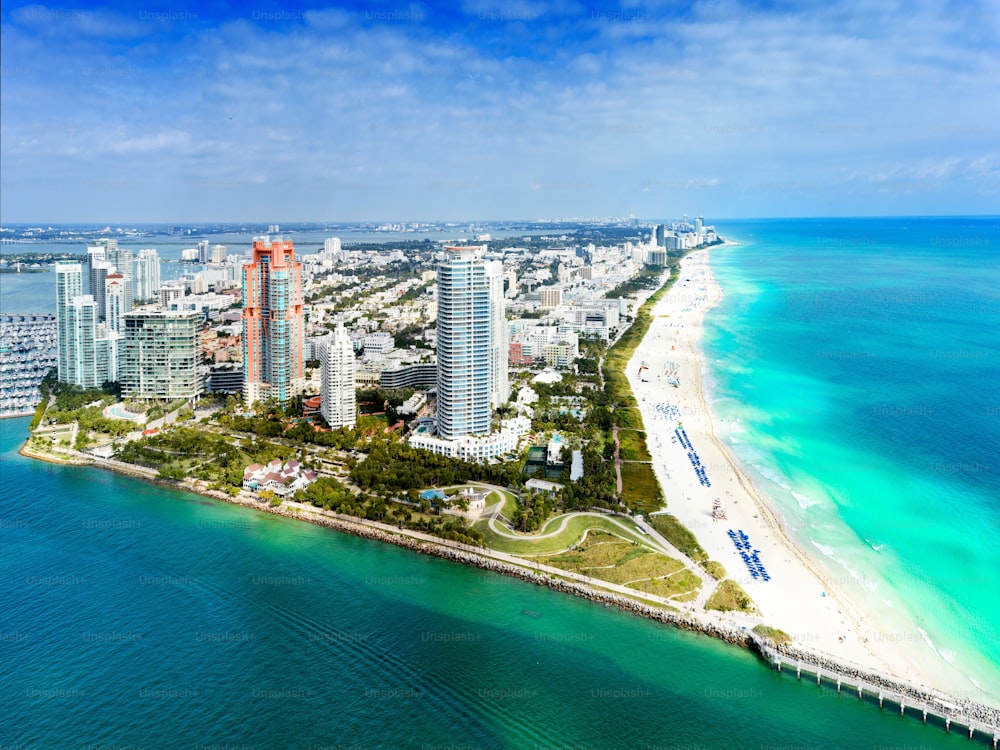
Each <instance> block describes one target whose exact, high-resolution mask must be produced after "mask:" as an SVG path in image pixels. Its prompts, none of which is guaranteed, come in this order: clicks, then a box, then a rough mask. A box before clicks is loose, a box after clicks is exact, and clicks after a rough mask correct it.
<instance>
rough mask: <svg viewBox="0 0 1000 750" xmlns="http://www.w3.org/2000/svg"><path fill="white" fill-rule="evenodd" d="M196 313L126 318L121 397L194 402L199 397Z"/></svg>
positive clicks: (158, 313)
mask: <svg viewBox="0 0 1000 750" xmlns="http://www.w3.org/2000/svg"><path fill="white" fill-rule="evenodd" d="M203 320H204V317H203V316H202V315H201V314H200V313H197V312H168V311H165V310H153V311H146V310H137V311H134V312H130V313H128V314H127V315H125V320H124V329H125V333H124V338H123V339H122V343H121V367H120V371H121V384H122V395H123V396H125V397H127V398H139V399H162V400H166V399H176V398H193V397H195V396H197V395H199V394H200V393H201V392H202V390H203V388H202V378H201V376H200V375H199V372H198V361H199V356H200V355H199V351H200V347H199V334H200V331H201V323H202V321H203Z"/></svg>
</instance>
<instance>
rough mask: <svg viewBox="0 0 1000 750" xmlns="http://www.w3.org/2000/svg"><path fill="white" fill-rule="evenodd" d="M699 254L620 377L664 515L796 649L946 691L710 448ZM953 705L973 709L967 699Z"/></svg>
mask: <svg viewBox="0 0 1000 750" xmlns="http://www.w3.org/2000/svg"><path fill="white" fill-rule="evenodd" d="M734 244H735V243H731V242H726V243H725V245H728V246H732V245H734ZM709 254H710V250H709V249H704V250H698V251H695V252H692V253H690V254H689V255H687V256H685V257H684V258H683V259H682V261H681V264H682V265H681V274H680V276H679V278H678V281H677V283H676V284H675V286H674V288H673V289H672V290H671V291H670V292H669V293H668V294H667V295H665V297H664V298H663V299H661V300H660V302H659V303H657V305H656V306H655V307H654V308H653V310H652V311H651V313H652V324H651V326H650V329H649V331H648V332H647V335H646V337H645V338H644V339H643V341H642V342H641V343H640V345H639V346H638V347H637V348H636V350H635V353H634V355H633V357H632V359H631V360H630V362H629V365H628V369H627V372H626V377H627V378H628V380H629V382H630V384H631V385H632V390H633V393H634V394H635V396H636V400H637V402H638V406H639V409H640V411H641V412H642V416H643V423H644V428H645V430H646V433H647V446H648V448H649V450H650V454H651V455H652V457H653V466H654V470H655V472H656V475H657V478H658V480H659V482H660V485H661V486H662V487H663V488H664V492H665V495H666V501H667V502H666V508H667V512H669V513H671V514H673V515H675V516H677V518H678V519H679V520H680V522H681V523H683V524H684V525H685V526H686V527H687V528H688V529H690V530H691V531H692V532H693V533H694V534H695V536H696V537H697V539H698V541H699V543H701V544H702V546H703V547H704V548H705V550H706V552H708V554H709V557H710V559H713V560H716V561H718V562H721V563H722V564H723V565H724V566H725V567H726V569H727V572H728V573H729V577H730V578H733V579H734V580H736V581H737V582H738V583H739V584H740V585H741V586H743V588H744V589H745V590H746V591H747V593H748V594H749V595H750V597H751V598H752V599H753V600H754V603H755V604H756V605H757V607H758V609H759V610H760V612H761V613H762V615H763V620H764V621H765V622H766V623H767V624H768V625H771V626H774V627H778V628H781V629H782V630H785V631H786V632H789V633H790V634H791V635H792V636H793V639H794V646H795V647H796V648H804V650H805V651H806V652H808V653H813V654H815V655H816V656H821V657H824V658H827V659H832V660H834V661H837V662H839V663H850V664H852V665H857V666H860V667H861V668H864V669H874V670H877V671H879V672H882V673H885V674H889V675H892V676H893V677H894V678H896V679H900V680H903V681H905V682H908V683H911V684H919V685H921V686H922V687H923V688H924V689H927V690H941V691H945V692H949V693H950V692H952V691H954V690H955V685H953V684H949V681H948V680H946V679H943V678H942V675H940V674H938V673H936V672H932V671H931V670H928V669H926V668H925V667H924V665H923V663H921V662H918V661H917V660H916V658H915V655H914V654H913V653H911V652H909V651H907V650H905V649H904V648H903V644H902V643H900V642H899V640H898V639H895V640H894V639H892V638H890V637H888V636H889V635H892V631H891V629H887V627H886V623H883V622H880V621H878V620H877V619H876V618H875V616H874V615H873V614H872V613H871V612H870V611H868V610H867V609H866V608H865V607H864V605H863V600H862V602H860V603H859V602H858V601H857V599H856V598H855V597H853V596H851V595H850V592H848V591H846V590H845V588H846V585H849V584H850V582H849V581H841V580H839V579H836V577H835V576H831V574H830V573H829V572H827V571H826V570H824V569H823V567H822V565H821V563H820V562H818V561H817V560H815V559H813V557H811V556H810V555H809V553H808V551H807V550H803V549H802V547H801V546H800V545H799V544H798V543H797V542H796V540H794V539H793V538H792V537H790V536H789V534H788V533H787V532H786V530H785V528H784V524H783V522H782V520H781V514H780V512H779V510H778V509H776V508H775V507H774V506H773V503H771V502H769V501H768V498H766V496H765V495H764V493H762V492H761V491H760V489H759V488H758V487H757V486H756V484H755V483H754V480H753V479H752V476H751V475H750V473H749V471H748V470H747V468H746V467H744V465H743V464H742V462H741V461H740V459H739V457H738V456H736V454H735V452H734V451H733V450H732V449H731V447H730V446H729V445H727V444H726V443H725V442H724V441H723V440H721V439H720V438H719V436H718V434H717V431H716V426H717V425H718V424H720V422H719V420H718V417H717V416H716V415H715V413H714V412H713V410H712V408H711V406H710V404H709V402H708V398H707V394H706V383H705V377H706V373H707V368H708V365H707V360H706V357H705V354H704V351H703V350H702V336H703V320H704V316H705V314H706V313H707V311H708V310H710V309H711V308H712V307H714V306H715V305H716V304H718V302H719V301H720V300H721V297H722V290H721V287H719V285H718V283H717V282H716V281H715V279H714V276H713V275H712V272H711V267H710V264H709ZM641 365H647V368H648V369H647V370H646V373H647V374H646V375H645V377H640V375H639V368H640V366H641ZM666 372H669V373H671V374H673V375H675V376H677V377H679V379H680V382H679V385H678V387H672V386H671V385H669V384H668V383H667V382H666V380H667V378H665V377H664V373H666ZM665 405H666V406H665ZM678 424H681V425H683V428H684V431H685V433H686V435H687V438H688V439H689V441H690V443H689V445H690V447H692V448H693V451H694V452H695V453H696V454H697V456H698V458H699V460H700V462H701V465H702V466H703V467H704V468H705V470H706V472H705V473H706V476H707V477H708V478H709V480H710V482H711V484H710V486H706V485H705V483H703V482H702V481H700V478H699V477H698V475H697V474H695V471H694V470H693V467H692V463H691V458H690V457H689V455H688V451H687V449H686V448H683V447H681V445H680V443H679V442H676V441H677V438H676V437H675V436H674V428H675V427H677V426H678ZM715 499H719V500H721V501H722V503H723V508H724V510H725V513H726V516H727V520H723V521H719V522H717V523H716V522H715V521H713V519H712V514H711V505H712V502H713V500H715ZM741 502H742V505H741V504H740V503H741ZM729 529H740V530H744V531H746V532H747V533H748V534H749V536H750V539H751V542H752V546H753V547H754V548H755V549H756V550H757V551H758V552H759V553H760V559H761V562H762V563H765V564H766V565H767V570H768V572H769V574H770V576H771V577H772V578H773V579H774V580H773V581H770V582H768V581H764V580H757V579H754V578H751V577H750V575H749V572H750V571H749V570H748V568H747V567H745V566H744V563H743V560H741V559H740V558H739V557H738V556H737V555H736V550H735V547H734V545H733V544H732V541H731V540H730V539H729V538H728V536H727V532H728V530H729ZM873 640H874V643H873ZM959 694H960V693H959ZM962 697H963V698H965V699H967V700H973V698H972V697H971V696H969V695H964V694H962ZM975 700H979V699H975Z"/></svg>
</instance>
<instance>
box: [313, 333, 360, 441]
mask: <svg viewBox="0 0 1000 750" xmlns="http://www.w3.org/2000/svg"><path fill="white" fill-rule="evenodd" d="M316 348H317V349H318V351H319V366H320V375H321V377H322V382H323V389H322V391H321V400H320V413H321V414H322V415H323V419H325V420H326V423H327V424H328V425H330V427H334V428H336V427H353V426H354V423H355V422H356V421H357V417H356V414H357V406H356V400H355V396H354V362H355V360H354V345H353V344H352V342H351V337H350V336H348V335H347V331H345V330H344V324H343V323H339V324H338V325H337V329H336V330H335V331H334V332H333V333H331V334H330V335H329V336H326V337H325V338H323V339H322V340H321V341H320V342H319V344H318V346H317V347H316Z"/></svg>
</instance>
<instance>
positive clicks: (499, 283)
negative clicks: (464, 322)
mask: <svg viewBox="0 0 1000 750" xmlns="http://www.w3.org/2000/svg"><path fill="white" fill-rule="evenodd" d="M485 272H486V283H487V285H488V287H489V290H490V404H492V406H493V408H494V409H498V408H500V407H501V406H503V405H504V404H505V403H507V400H508V398H510V383H509V381H508V378H507V347H508V345H509V343H510V332H509V331H508V329H507V299H506V297H504V294H503V263H501V262H500V261H498V260H494V261H489V262H487V263H486V264H485Z"/></svg>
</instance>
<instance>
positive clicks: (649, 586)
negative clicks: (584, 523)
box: [540, 531, 701, 601]
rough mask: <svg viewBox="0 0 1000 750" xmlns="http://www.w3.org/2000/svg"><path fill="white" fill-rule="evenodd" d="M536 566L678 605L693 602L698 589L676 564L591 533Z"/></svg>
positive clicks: (695, 579) (605, 535)
mask: <svg viewBox="0 0 1000 750" xmlns="http://www.w3.org/2000/svg"><path fill="white" fill-rule="evenodd" d="M540 562H542V563H544V564H546V565H551V566H552V567H555V568H561V569H563V570H568V571H572V572H574V573H580V574H582V575H587V576H591V577H593V578H599V579H601V580H603V581H608V582H609V583H617V584H622V585H625V586H629V587H631V588H634V589H636V590H637V591H643V592H648V593H650V594H658V595H659V596H668V597H678V598H679V599H680V600H681V601H687V600H689V599H693V598H695V596H697V592H698V589H699V588H700V587H701V581H700V580H699V579H698V577H697V576H695V575H694V574H692V573H691V572H690V571H688V570H686V569H685V568H684V564H683V563H681V562H680V561H678V560H675V559H673V558H671V557H667V556H666V555H664V554H662V553H660V552H654V551H653V550H650V549H648V548H646V547H643V546H639V545H637V544H635V543H633V542H629V541H626V540H624V539H621V538H619V537H617V536H613V535H611V534H608V533H606V532H603V531H592V532H591V533H590V534H589V535H588V536H587V538H586V540H585V541H583V542H582V543H581V544H579V545H578V546H577V547H576V548H575V549H572V550H569V551H567V552H564V553H562V554H559V555H551V556H549V557H544V558H541V559H540Z"/></svg>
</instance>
